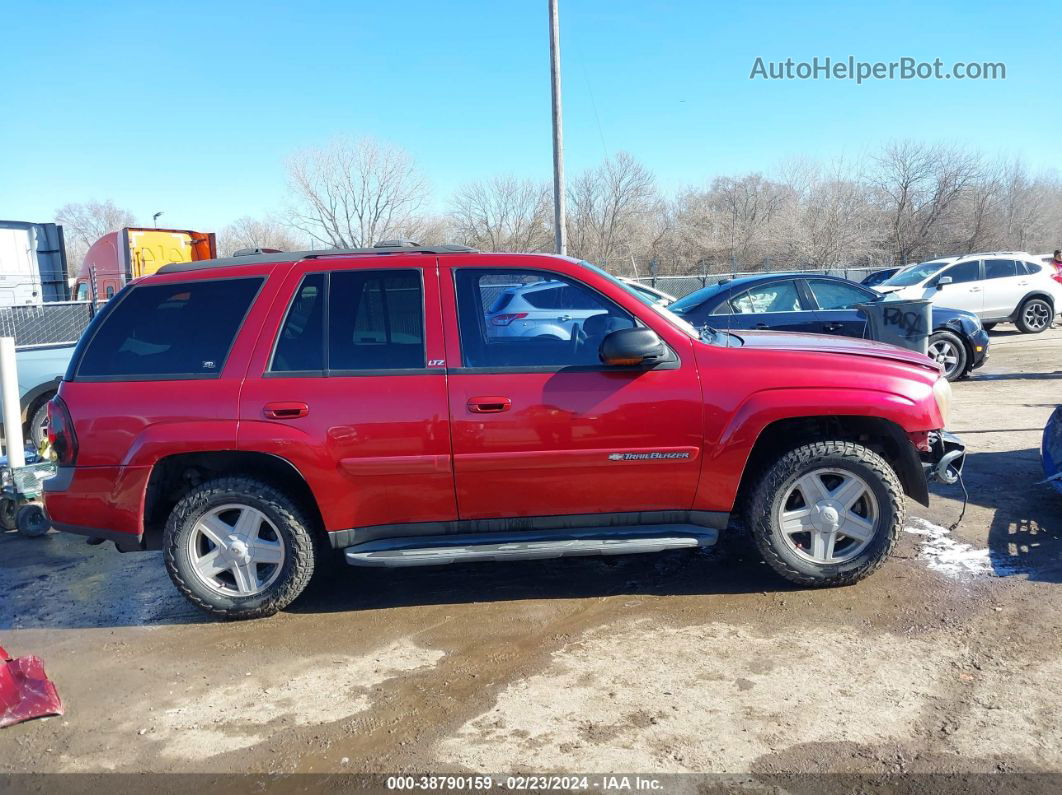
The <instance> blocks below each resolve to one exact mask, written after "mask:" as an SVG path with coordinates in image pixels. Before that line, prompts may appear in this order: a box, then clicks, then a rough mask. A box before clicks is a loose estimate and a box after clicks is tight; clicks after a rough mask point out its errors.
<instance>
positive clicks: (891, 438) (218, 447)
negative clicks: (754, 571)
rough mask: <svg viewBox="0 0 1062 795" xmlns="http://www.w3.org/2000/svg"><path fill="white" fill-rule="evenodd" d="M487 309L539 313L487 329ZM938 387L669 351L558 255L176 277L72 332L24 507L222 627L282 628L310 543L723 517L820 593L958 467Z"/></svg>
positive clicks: (408, 554) (881, 367) (615, 544)
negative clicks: (102, 548) (161, 568)
mask: <svg viewBox="0 0 1062 795" xmlns="http://www.w3.org/2000/svg"><path fill="white" fill-rule="evenodd" d="M543 282H549V283H550V285H549V286H550V289H549V290H538V291H536V290H534V289H529V288H531V287H533V286H534V285H537V284H540V283H543ZM555 288H556V289H555ZM514 291H517V292H521V293H522V294H523V295H525V296H526V297H527V298H528V301H531V300H532V299H534V301H538V302H539V303H542V302H546V303H547V304H548V306H538V305H537V304H536V306H535V311H534V312H533V313H532V312H530V311H528V312H526V313H525V314H524V315H523V316H521V312H515V311H514V312H511V313H505V312H501V310H499V309H498V308H497V304H498V303H499V302H500V301H504V300H505V298H506V297H507V296H511V295H512V294H513V293H514ZM499 318H501V319H502V320H501V321H500V320H499ZM500 322H501V323H502V325H499V323H500ZM528 322H530V323H536V322H537V323H541V327H540V328H538V329H536V328H524V327H523V325H522V326H521V333H520V334H519V335H514V334H511V333H507V332H508V331H509V329H506V328H504V327H503V325H504V324H505V323H507V324H514V323H520V324H525V323H528ZM557 328H563V329H564V333H558V332H557V331H556V329H557ZM950 394H951V393H950V387H949V385H948V382H947V381H945V380H944V378H943V377H942V376H941V373H940V370H939V368H938V367H937V365H936V364H934V363H932V362H931V361H929V359H927V358H926V357H925V356H922V355H919V354H917V353H912V352H909V351H905V350H902V349H900V348H895V347H892V346H888V345H882V344H878V343H872V342H865V341H862V340H856V339H842V338H837V337H833V336H818V335H798V334H785V333H777V332H756V331H741V332H740V333H733V334H732V333H726V332H722V331H715V330H712V329H709V328H707V327H704V328H701V329H695V328H694V327H693V326H691V325H689V324H688V323H686V322H685V321H683V320H681V319H679V318H678V317H677V316H675V315H672V314H671V313H669V312H668V311H667V310H666V309H662V308H661V307H659V306H656V305H655V304H653V303H651V302H650V301H649V300H648V299H646V298H644V297H643V296H641V295H640V294H639V293H637V292H635V291H632V290H631V289H629V288H628V287H627V286H626V285H624V284H623V283H622V282H620V281H618V280H617V279H616V278H614V277H613V276H611V275H609V274H608V273H605V272H604V271H603V270H601V269H599V268H597V267H595V266H593V265H589V264H587V263H585V262H578V261H576V260H573V259H568V258H565V257H555V256H547V255H540V254H488V253H480V252H476V251H473V250H470V249H465V248H462V247H457V246H443V247H435V248H428V247H411V246H409V245H406V244H401V243H399V244H390V245H386V246H383V247H377V248H373V249H367V250H353V251H320V252H305V253H281V254H266V255H254V256H246V257H234V258H230V259H218V260H211V261H206V262H194V263H181V264H174V265H167V266H165V267H163V268H162V269H161V270H160V271H159V272H158V273H157V274H156V275H153V276H149V277H146V278H143V279H140V280H137V281H135V282H133V283H131V284H130V285H129V286H128V287H126V288H125V289H124V290H122V291H121V292H120V293H119V294H118V295H117V296H115V298H114V299H113V300H111V301H109V302H108V303H107V304H106V306H105V307H104V308H103V309H102V310H101V311H100V313H99V314H98V315H97V317H96V318H95V320H94V321H93V323H92V324H91V326H90V327H89V329H88V330H87V331H86V332H85V334H84V336H83V337H82V340H81V342H80V343H79V345H78V347H77V350H76V352H75V354H74V356H73V359H72V361H71V364H70V368H69V371H68V372H67V374H66V378H65V380H64V381H63V383H62V385H61V387H60V389H59V394H58V397H56V398H55V399H54V400H53V402H52V403H51V406H50V427H49V436H50V437H51V442H52V445H53V447H54V450H55V453H56V455H57V457H58V461H59V463H60V469H59V474H58V475H57V476H56V477H54V478H52V479H51V480H49V481H48V482H47V484H46V492H47V493H46V504H47V509H48V512H49V514H50V516H51V519H52V521H53V524H54V526H55V527H56V528H58V529H60V530H65V531H68V532H73V533H80V534H82V535H87V536H90V537H93V538H94V539H109V540H112V541H114V542H115V544H116V545H117V546H118V548H119V549H121V550H123V551H127V550H139V549H152V548H154V549H158V548H160V547H161V548H162V549H163V550H164V551H165V561H166V566H167V568H168V570H169V573H170V576H171V577H172V578H173V581H174V583H175V584H176V585H177V587H178V588H179V589H180V590H181V592H182V593H183V594H184V595H185V596H186V597H188V599H190V600H191V601H192V602H194V603H195V604H196V605H198V606H199V607H201V608H203V609H204V610H206V611H208V612H210V613H212V614H214V615H219V616H226V617H231V618H252V617H257V616H264V615H269V614H271V613H274V612H275V611H277V610H279V609H281V608H283V607H285V606H286V605H287V604H289V603H290V602H291V601H292V600H293V599H295V598H296V597H297V596H298V595H299V594H300V593H301V592H302V590H303V589H304V588H305V587H306V584H307V583H308V582H309V580H310V577H311V576H312V574H313V572H314V568H315V566H317V565H320V562H321V559H322V556H324V555H328V554H335V553H333V552H332V550H342V552H343V555H344V556H345V558H346V561H347V563H349V564H351V565H355V566H413V565H424V564H438V563H450V562H453V561H464V560H510V559H516V558H547V557H559V556H562V555H587V554H618V553H628V552H655V551H660V550H665V549H673V548H678V547H694V546H705V545H710V544H713V543H714V542H715V541H716V538H717V536H718V533H719V531H721V530H724V529H725V528H727V526H728V525H730V524H731V519H732V518H733V519H736V518H739V517H740V518H743V519H744V520H745V524H746V525H747V527H748V528H749V530H750V531H751V533H752V534H753V536H754V537H755V539H756V542H757V544H758V546H759V548H760V550H761V551H762V553H763V555H764V558H765V559H766V561H767V562H768V563H769V564H770V565H771V566H772V567H773V568H774V569H775V570H777V571H778V572H779V573H780V574H781V575H782V576H784V577H786V578H788V579H790V580H792V581H794V582H797V583H800V584H802V585H809V586H816V585H841V584H846V583H852V582H855V581H857V580H859V579H860V578H862V577H864V576H866V575H867V574H868V573H870V572H871V571H873V570H874V569H875V568H877V567H878V566H879V565H880V564H881V563H882V561H883V560H884V559H885V557H886V556H887V555H888V553H889V550H890V549H891V548H892V546H893V543H894V542H895V540H896V536H897V533H898V531H899V530H900V527H901V525H902V523H903V518H904V493H906V494H907V495H909V496H911V497H912V498H914V499H915V500H917V501H919V502H922V503H926V502H927V500H928V489H927V472H928V473H929V475H930V476H931V475H932V474H933V473H934V472H935V473H938V474H941V475H945V476H946V477H949V478H951V479H953V478H954V475H955V473H956V472H957V471H958V469H959V468H960V466H961V461H962V456H963V450H962V445H961V444H960V443H959V442H958V440H956V439H955V438H954V437H953V436H951V435H950V434H946V433H944V432H943V431H942V429H943V427H944V424H945V420H946V417H947V413H948V403H949V399H950ZM735 524H738V523H735Z"/></svg>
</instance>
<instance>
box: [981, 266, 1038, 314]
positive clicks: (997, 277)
mask: <svg viewBox="0 0 1062 795" xmlns="http://www.w3.org/2000/svg"><path fill="white" fill-rule="evenodd" d="M984 263H985V281H984V307H983V310H982V311H983V316H984V317H996V318H1003V317H1008V316H1009V315H1010V314H1011V313H1013V312H1014V310H1015V309H1017V307H1018V302H1019V301H1021V299H1022V298H1024V297H1025V293H1026V291H1027V289H1028V285H1029V275H1028V274H1027V273H1026V272H1025V267H1024V266H1023V265H1022V264H1021V263H1019V262H1015V261H1014V260H1012V259H1003V258H999V259H996V258H993V259H986V260H985V261H984Z"/></svg>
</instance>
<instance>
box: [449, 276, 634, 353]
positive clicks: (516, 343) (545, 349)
mask: <svg viewBox="0 0 1062 795" xmlns="http://www.w3.org/2000/svg"><path fill="white" fill-rule="evenodd" d="M454 283H455V286H456V289H457V314H458V326H459V328H460V333H461V358H462V363H463V364H464V366H465V367H565V366H570V365H594V364H599V363H600V359H599V358H598V349H599V348H600V346H601V341H602V340H603V339H604V338H605V336H606V335H607V334H609V333H610V332H612V331H615V330H616V329H620V328H632V327H633V326H634V325H635V323H634V318H633V317H631V315H630V314H629V313H628V312H627V311H625V310H624V309H621V308H620V307H619V306H617V305H616V304H614V303H612V301H610V300H609V299H607V298H605V297H604V296H603V295H601V294H600V293H598V292H597V291H595V290H592V289H591V288H589V287H587V286H586V285H583V284H580V283H579V282H575V281H571V280H569V279H567V278H564V277H562V276H558V275H556V274H545V273H542V272H539V271H524V270H517V269H511V270H510V269H494V268H490V269H488V268H461V269H459V270H457V271H456V272H455V274H454Z"/></svg>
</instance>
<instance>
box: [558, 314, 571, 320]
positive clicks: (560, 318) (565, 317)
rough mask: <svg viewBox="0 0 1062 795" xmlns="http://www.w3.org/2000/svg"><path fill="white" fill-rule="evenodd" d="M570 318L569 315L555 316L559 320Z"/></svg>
mask: <svg viewBox="0 0 1062 795" xmlns="http://www.w3.org/2000/svg"><path fill="white" fill-rule="evenodd" d="M571 319H572V316H571V315H561V316H560V317H558V318H557V320H561V321H568V320H571Z"/></svg>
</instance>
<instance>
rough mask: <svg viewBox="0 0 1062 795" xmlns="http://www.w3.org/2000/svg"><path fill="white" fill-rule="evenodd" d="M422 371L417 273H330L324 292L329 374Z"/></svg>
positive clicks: (421, 309) (421, 299) (421, 306)
mask: <svg viewBox="0 0 1062 795" xmlns="http://www.w3.org/2000/svg"><path fill="white" fill-rule="evenodd" d="M424 366H425V360H424V290H423V288H422V286H421V274H420V271H419V270H389V271H388V270H381V271H340V272H336V273H333V274H332V276H331V284H330V285H329V292H328V371H329V372H330V373H334V372H336V371H339V372H343V371H350V370H408V369H419V368H423V367H424Z"/></svg>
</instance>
